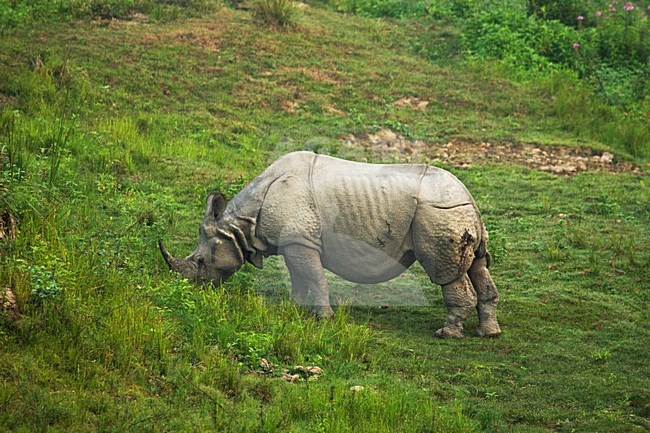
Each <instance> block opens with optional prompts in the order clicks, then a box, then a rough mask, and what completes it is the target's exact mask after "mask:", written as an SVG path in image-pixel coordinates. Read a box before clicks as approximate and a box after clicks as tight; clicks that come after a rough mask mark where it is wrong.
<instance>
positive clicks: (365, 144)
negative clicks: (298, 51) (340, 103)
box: [342, 129, 641, 175]
mask: <svg viewBox="0 0 650 433" xmlns="http://www.w3.org/2000/svg"><path fill="white" fill-rule="evenodd" d="M342 140H343V142H344V144H345V145H347V146H350V147H361V148H363V149H365V150H366V151H368V152H370V153H371V154H373V155H375V156H378V157H392V158H394V159H397V160H399V161H405V162H411V161H416V160H421V159H422V158H424V159H426V160H429V161H431V162H436V161H440V162H444V163H445V164H451V165H454V166H457V167H462V168H467V167H470V166H472V165H474V164H480V163H485V162H505V163H509V164H516V165H522V166H525V167H529V168H532V169H535V170H540V171H546V172H549V173H553V174H557V175H574V174H578V173H581V172H586V171H607V172H612V173H636V174H640V173H641V169H640V168H639V167H637V166H636V165H635V164H633V163H631V162H628V161H622V160H619V159H617V158H616V156H614V155H613V154H611V153H609V152H604V151H600V150H595V149H591V148H573V147H566V146H542V145H539V144H531V143H489V142H483V141H465V140H452V141H449V142H447V143H429V142H427V141H424V140H409V139H407V138H405V137H404V136H403V135H401V134H398V133H396V132H394V131H391V130H389V129H382V130H379V131H377V132H376V133H374V134H363V135H359V136H355V135H347V136H344V137H343V138H342Z"/></svg>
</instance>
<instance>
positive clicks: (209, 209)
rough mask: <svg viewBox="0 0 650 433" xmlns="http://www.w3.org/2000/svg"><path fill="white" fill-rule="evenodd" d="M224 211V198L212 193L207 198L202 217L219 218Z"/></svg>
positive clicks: (217, 193) (218, 193) (221, 195)
mask: <svg viewBox="0 0 650 433" xmlns="http://www.w3.org/2000/svg"><path fill="white" fill-rule="evenodd" d="M225 209H226V198H225V197H224V196H223V194H221V193H220V192H213V193H211V194H210V195H209V196H208V200H207V203H206V206H205V215H204V217H206V218H207V217H213V218H215V219H217V218H219V215H221V214H222V213H223V211H224V210H225Z"/></svg>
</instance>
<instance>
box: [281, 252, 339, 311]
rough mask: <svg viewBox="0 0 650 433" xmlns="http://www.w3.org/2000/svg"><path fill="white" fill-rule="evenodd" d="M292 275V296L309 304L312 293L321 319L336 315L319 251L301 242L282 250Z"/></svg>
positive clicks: (304, 304)
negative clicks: (330, 299) (331, 304)
mask: <svg viewBox="0 0 650 433" xmlns="http://www.w3.org/2000/svg"><path fill="white" fill-rule="evenodd" d="M281 253H282V255H283V256H284V261H285V263H286V265H287V269H289V274H290V275H291V296H292V297H293V298H294V300H295V301H296V302H297V303H298V304H299V305H303V306H306V305H307V304H308V294H309V293H311V295H312V300H313V305H312V310H313V312H314V314H316V315H317V316H318V317H319V318H321V319H328V318H331V317H333V316H334V311H332V307H331V306H330V301H329V289H328V287H327V277H326V276H325V272H324V271H323V265H322V264H321V260H320V255H319V254H318V251H316V250H314V249H312V248H309V247H306V246H304V245H300V244H291V245H287V246H286V247H284V248H283V249H282V251H281Z"/></svg>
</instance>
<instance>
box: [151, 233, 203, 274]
mask: <svg viewBox="0 0 650 433" xmlns="http://www.w3.org/2000/svg"><path fill="white" fill-rule="evenodd" d="M158 247H160V252H161V253H162V256H163V258H164V259H165V262H166V263H167V266H169V269H171V270H172V271H174V272H178V273H179V274H181V275H183V276H184V277H185V278H187V279H188V280H194V279H196V277H197V270H196V265H195V263H194V262H192V261H191V260H187V259H177V258H175V257H174V256H172V255H171V254H169V253H168V252H167V250H166V249H165V246H164V245H163V243H162V241H161V240H159V241H158Z"/></svg>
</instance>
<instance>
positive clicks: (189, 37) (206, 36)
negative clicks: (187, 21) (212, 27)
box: [171, 28, 223, 53]
mask: <svg viewBox="0 0 650 433" xmlns="http://www.w3.org/2000/svg"><path fill="white" fill-rule="evenodd" d="M171 36H172V39H173V40H174V41H176V42H178V43H180V44H182V45H189V46H192V47H200V48H202V49H204V50H206V51H211V52H215V53H216V52H218V51H219V50H221V45H222V44H223V40H222V38H221V37H220V34H219V33H215V32H212V31H209V30H206V29H203V28H200V29H196V30H177V31H174V32H172V35H171Z"/></svg>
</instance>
